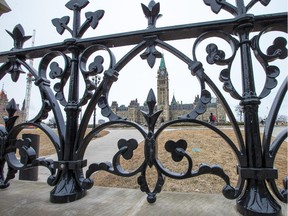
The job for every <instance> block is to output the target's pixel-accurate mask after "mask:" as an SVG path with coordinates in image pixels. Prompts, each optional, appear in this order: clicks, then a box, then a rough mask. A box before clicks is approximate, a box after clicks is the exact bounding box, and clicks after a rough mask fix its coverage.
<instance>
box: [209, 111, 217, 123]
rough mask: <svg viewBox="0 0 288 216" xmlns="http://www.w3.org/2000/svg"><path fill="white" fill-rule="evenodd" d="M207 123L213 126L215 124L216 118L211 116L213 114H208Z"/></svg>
mask: <svg viewBox="0 0 288 216" xmlns="http://www.w3.org/2000/svg"><path fill="white" fill-rule="evenodd" d="M209 122H210V124H211V125H215V123H216V116H215V115H213V113H210V116H209Z"/></svg>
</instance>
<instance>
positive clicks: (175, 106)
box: [111, 56, 226, 124]
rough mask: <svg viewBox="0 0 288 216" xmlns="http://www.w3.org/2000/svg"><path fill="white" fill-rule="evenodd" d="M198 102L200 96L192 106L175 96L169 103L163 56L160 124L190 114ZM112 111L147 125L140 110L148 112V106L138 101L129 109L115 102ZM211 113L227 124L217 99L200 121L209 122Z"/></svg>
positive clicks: (159, 98) (160, 76)
mask: <svg viewBox="0 0 288 216" xmlns="http://www.w3.org/2000/svg"><path fill="white" fill-rule="evenodd" d="M198 101H199V95H197V96H196V97H195V99H194V102H193V103H191V104H184V103H182V102H180V103H179V102H178V101H177V100H176V98H175V95H173V98H172V100H171V102H170V103H169V75H168V71H167V68H166V64H165V60H164V56H162V59H161V62H160V66H159V69H158V72H157V110H163V112H162V113H161V115H160V117H159V123H161V122H166V121H169V120H173V119H177V118H178V117H179V116H183V115H186V114H188V113H190V112H191V111H192V110H193V109H194V108H195V107H196V105H197V103H198ZM111 109H112V111H113V112H114V113H116V114H117V115H118V116H121V117H124V118H127V120H131V121H135V122H137V123H139V124H146V121H145V119H144V117H143V115H142V114H141V112H140V110H143V111H148V106H147V104H146V103H144V104H143V105H142V106H140V104H139V103H138V100H137V99H135V100H132V101H131V102H130V104H129V106H128V107H127V106H125V105H120V106H119V105H118V102H117V101H113V102H112V104H111ZM210 113H213V114H214V115H216V117H217V122H221V123H224V122H226V114H225V111H224V109H223V106H222V104H221V103H219V102H218V100H217V99H216V98H212V99H211V102H210V103H209V104H207V111H206V112H205V113H204V114H202V115H200V116H198V119H199V120H202V121H208V119H209V116H210Z"/></svg>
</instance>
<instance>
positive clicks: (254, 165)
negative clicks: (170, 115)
mask: <svg viewBox="0 0 288 216" xmlns="http://www.w3.org/2000/svg"><path fill="white" fill-rule="evenodd" d="M203 2H204V4H206V5H207V6H209V7H211V10H212V11H213V12H214V13H219V12H220V11H221V10H225V11H227V12H228V13H230V14H232V16H234V18H233V19H232V20H224V21H217V24H216V23H215V22H211V23H210V22H209V23H197V24H191V25H190V24H189V25H185V26H184V27H183V26H176V27H175V26H173V27H166V28H156V22H157V20H158V19H159V18H160V17H161V16H162V15H161V14H160V3H156V2H155V1H153V0H152V1H150V3H149V4H148V6H146V5H144V4H141V7H142V10H143V13H144V15H145V17H146V18H147V20H148V28H147V29H145V30H143V31H137V32H132V33H131V32H130V33H122V34H116V35H110V36H103V37H94V38H89V39H82V37H83V35H84V34H85V32H86V31H87V29H88V28H90V27H91V28H93V29H96V27H97V26H98V24H99V22H100V20H101V19H102V18H103V17H104V10H96V11H94V12H86V13H85V18H86V20H85V21H84V22H83V23H81V19H80V18H81V12H82V10H83V9H85V8H86V7H87V6H88V5H89V1H87V0H70V1H68V2H67V4H66V5H65V6H66V8H67V9H69V10H71V11H73V23H72V27H69V25H70V17H69V16H63V17H61V18H55V19H53V20H52V24H53V25H54V26H55V28H56V32H58V33H59V34H63V33H64V31H68V32H69V33H70V34H71V38H69V39H66V40H64V42H61V43H58V44H55V45H47V46H44V47H43V48H30V50H29V49H28V50H27V49H25V48H23V44H24V43H25V41H27V40H28V39H29V38H30V36H26V35H25V32H24V29H23V27H22V26H21V25H17V26H16V27H15V28H14V30H13V31H12V32H8V33H9V35H10V36H11V37H12V38H13V40H14V48H13V49H12V50H11V51H9V52H6V53H0V62H3V65H1V67H0V79H2V78H3V77H4V76H5V75H7V74H10V75H11V78H12V80H13V81H14V82H17V81H18V78H19V76H20V75H21V74H23V73H25V71H24V70H23V69H22V68H25V69H26V71H28V72H29V73H31V74H32V76H33V77H34V84H35V85H36V86H37V87H38V88H39V92H40V95H41V100H42V107H41V109H40V111H39V113H38V114H37V115H35V116H34V117H33V118H32V119H31V120H29V121H28V122H25V123H21V124H18V125H16V124H15V122H16V120H17V118H18V117H17V116H15V112H16V108H15V107H16V105H15V101H14V100H11V101H10V102H9V103H8V106H7V108H6V110H7V112H8V116H7V117H5V118H4V121H5V126H0V165H1V166H0V168H1V172H0V188H1V189H3V188H7V187H8V186H9V181H10V180H11V179H13V178H14V177H15V174H16V173H17V171H18V170H22V169H25V168H28V167H33V166H44V167H46V168H47V169H49V171H50V176H49V177H48V179H47V182H48V184H49V185H51V186H53V189H52V191H51V193H50V200H51V202H54V203H67V202H71V201H75V200H77V199H80V198H82V197H84V196H85V194H86V191H87V190H88V189H90V188H91V187H92V186H93V185H94V182H93V179H92V178H91V176H92V174H93V173H97V172H99V171H106V172H109V173H112V174H114V175H118V176H122V177H130V176H134V175H139V176H138V179H137V183H138V185H139V188H140V190H141V191H143V192H145V193H146V194H147V200H148V202H150V203H153V202H155V201H156V195H157V194H158V193H160V192H161V190H162V187H163V185H164V184H165V178H166V177H168V178H173V179H178V180H181V179H188V178H194V177H197V176H200V175H204V174H212V175H215V176H218V177H219V178H221V179H223V181H224V185H223V190H222V193H223V195H224V196H225V197H226V198H228V199H236V202H237V209H238V211H239V212H240V213H241V214H243V215H280V214H281V207H280V205H279V204H278V203H277V201H276V200H275V198H274V195H275V196H276V197H277V198H278V199H279V200H280V201H282V202H285V203H287V176H286V177H285V178H284V180H283V184H284V187H283V188H281V189H278V187H277V185H276V182H275V180H276V179H277V178H278V171H277V167H274V165H275V158H276V155H277V152H278V151H279V148H280V146H281V145H282V144H283V143H284V140H285V139H286V138H287V130H284V131H282V132H281V133H280V134H279V135H278V136H277V137H276V138H275V140H274V141H272V130H273V126H274V125H275V122H276V118H277V113H278V112H279V109H280V106H281V104H282V102H283V100H284V98H285V95H286V92H287V82H288V81H287V77H286V79H285V80H283V81H282V84H281V86H280V88H279V90H278V94H277V97H276V98H275V100H274V102H273V105H272V107H271V110H270V112H269V115H268V117H267V121H266V125H265V128H264V135H263V137H262V138H261V135H260V130H259V116H258V108H259V105H260V103H261V100H262V99H264V98H266V97H267V96H268V95H269V94H270V92H271V91H273V90H275V88H276V87H277V85H278V81H277V77H278V76H279V75H280V74H281V71H280V69H279V68H278V67H277V66H276V65H273V64H271V63H272V62H273V61H275V60H279V59H280V60H283V59H286V58H287V40H286V38H284V37H276V38H275V40H274V41H271V44H270V46H268V48H267V51H266V52H264V51H263V50H262V48H261V46H260V42H261V39H262V37H263V35H264V34H266V33H268V32H272V31H275V32H279V31H280V32H282V33H284V34H285V33H287V28H286V27H287V14H280V15H273V16H271V19H270V18H269V19H267V17H265V16H254V15H253V14H248V12H249V11H250V9H251V8H253V7H254V5H256V4H257V3H260V4H262V5H263V6H268V5H269V3H270V0H251V1H250V2H249V3H248V4H246V5H245V2H244V0H236V1H235V2H236V4H235V5H233V4H232V3H228V2H227V1H225V0H204V1H203ZM83 17H84V16H83ZM71 20H72V19H71ZM279 20H280V21H279ZM263 26H264V27H263ZM255 29H256V30H255ZM254 32H256V34H254V36H253V37H252V38H251V33H254ZM212 37H217V38H220V39H222V40H224V42H226V43H227V44H228V45H229V46H230V48H231V55H230V56H227V54H226V53H225V52H226V51H225V50H224V49H222V47H221V45H218V44H216V43H210V44H208V45H207V46H206V49H205V52H206V61H207V63H208V64H210V65H218V66H222V67H224V69H223V70H222V71H220V72H219V80H220V81H221V82H222V83H223V89H224V91H226V92H228V94H230V96H231V97H233V98H234V99H236V100H238V101H239V104H240V105H241V107H242V108H243V111H244V122H245V123H244V132H242V131H241V129H240V127H239V125H238V123H237V121H236V118H235V116H234V114H233V112H232V110H231V107H230V106H229V104H228V102H227V100H226V98H225V97H224V94H225V93H222V91H220V89H219V87H218V86H217V85H216V84H215V82H214V81H213V80H212V79H211V78H210V77H209V76H208V74H207V71H206V70H205V66H204V64H203V63H202V62H200V61H199V60H198V56H197V54H196V53H197V52H196V50H197V49H198V47H199V44H201V43H202V41H204V40H209V39H211V38H212ZM103 38H104V39H103ZM187 38H193V39H195V42H194V44H192V45H191V47H192V55H191V57H189V56H187V55H185V54H184V53H183V52H181V51H180V50H178V49H177V48H176V47H174V46H172V45H171V44H169V41H171V40H180V39H187ZM126 45H133V47H132V48H131V49H130V50H128V52H127V53H126V54H125V55H124V56H123V57H122V58H120V60H118V61H117V60H116V58H115V56H114V54H113V47H114V46H116V47H117V46H126ZM159 48H161V49H163V50H165V51H167V52H169V53H170V54H171V55H173V56H174V57H176V58H178V59H180V61H181V62H182V63H183V64H185V65H186V66H187V72H189V73H190V74H191V76H192V78H196V79H197V80H198V82H199V86H200V88H199V92H200V98H199V101H198V103H197V104H196V106H195V107H193V109H192V110H190V111H189V112H188V113H186V114H184V115H182V116H179V117H178V119H173V120H171V121H168V122H165V123H164V124H162V125H157V122H158V121H159V116H160V115H161V113H162V112H163V110H157V109H156V108H157V100H156V97H155V95H154V92H153V90H152V89H151V90H150V91H149V93H148V97H147V100H146V103H147V107H148V109H147V110H146V111H141V112H142V115H143V117H144V119H145V121H146V123H147V124H146V125H147V128H144V127H143V126H141V125H140V124H138V123H137V122H133V121H129V120H127V119H126V118H124V117H122V116H118V115H117V113H115V112H113V109H112V108H111V107H110V105H109V102H108V101H109V92H110V89H111V88H112V87H113V84H114V83H115V82H117V81H118V80H119V79H120V78H121V71H123V70H124V69H125V66H126V65H127V64H128V63H129V62H130V61H131V60H132V59H134V58H136V57H140V58H141V59H143V60H146V61H147V64H148V65H149V67H150V68H153V67H154V65H155V62H156V60H157V58H161V56H162V54H161V52H159ZM35 50H37V52H34V51H35ZM102 52H105V54H107V56H108V57H104V55H102V54H101V53H102ZM98 53H100V54H99V55H98ZM238 54H239V55H240V64H241V73H239V80H241V81H242V89H237V88H236V87H235V86H236V85H235V83H233V80H232V78H231V72H232V65H233V64H234V63H235V62H236V60H237V55H238ZM253 54H254V56H255V57H256V58H255V59H256V60H257V61H258V62H259V63H260V65H261V66H262V68H263V71H264V73H265V78H266V80H265V83H264V85H263V88H262V89H261V91H260V93H259V94H257V92H256V88H255V81H257V80H255V78H254V76H256V75H257V74H256V73H254V71H253V64H254V62H253V61H254V60H253V59H252V57H251V56H252V55H253ZM31 56H32V57H37V58H41V61H40V63H39V68H38V69H35V68H34V67H33V66H31V65H29V64H28V63H27V62H26V60H27V59H29V58H30V57H31ZM57 59H61V61H62V64H60V63H59V62H58V60H57ZM91 59H92V61H91ZM107 59H108V64H105V65H104V62H105V63H106V60H107ZM107 65H108V66H107ZM98 75H101V77H102V79H101V82H100V83H99V85H96V83H95V82H93V78H94V77H95V76H98ZM81 80H82V81H83V83H84V86H85V88H84V90H83V91H80V81H81ZM52 81H53V83H54V84H53V86H52V84H51V83H52ZM66 89H68V94H65V90H66ZM210 89H211V90H210ZM210 91H212V92H213V93H214V94H215V95H216V96H217V98H218V99H219V101H220V102H221V103H222V105H223V107H224V109H225V111H226V115H227V116H228V118H229V120H230V122H231V125H232V127H233V129H234V132H235V135H236V138H237V141H236V142H233V141H232V140H231V139H230V138H229V137H228V136H227V135H226V134H225V133H223V132H222V131H221V130H220V129H219V128H217V127H215V126H213V125H211V124H208V123H207V122H204V121H201V120H199V116H200V115H202V114H204V113H205V112H206V111H207V107H208V104H209V103H210V101H211V98H212V96H211V95H212V94H211V92H210ZM195 92H196V90H195ZM228 96H229V95H228ZM97 105H98V107H99V108H100V109H101V114H102V115H103V116H104V117H107V119H109V121H108V122H106V123H104V124H102V125H99V126H97V127H96V128H94V129H93V130H92V131H91V132H89V133H88V134H85V132H86V129H87V127H88V124H89V119H90V117H91V116H92V113H93V111H94V109H95V107H96V106H97ZM84 106H86V108H85V111H84ZM62 108H63V109H64V112H65V116H64V115H63V112H62ZM82 109H83V111H84V112H83V117H82V119H80V112H81V111H82ZM50 112H52V113H53V115H54V117H55V121H56V125H57V132H55V131H53V130H52V129H51V128H50V127H48V126H47V125H45V124H44V123H43V120H44V119H46V118H47V117H48V114H49V113H50ZM180 123H189V124H192V125H194V124H197V125H201V126H202V127H204V128H206V129H209V130H211V131H213V132H215V133H216V134H217V135H219V136H220V137H221V138H222V139H223V140H224V141H225V144H226V145H227V148H229V150H231V151H232V152H233V153H234V155H235V157H236V160H237V164H236V165H237V172H238V183H237V185H236V186H235V187H233V186H232V185H231V183H230V177H229V176H228V174H227V173H226V172H225V169H223V168H222V167H221V166H220V165H218V164H209V165H208V164H205V163H202V164H198V169H195V166H194V164H195V161H193V159H194V158H193V156H192V155H189V154H188V152H187V148H188V147H187V146H188V144H189V143H188V141H187V140H185V139H184V138H183V139H182V138H181V139H178V140H167V141H166V142H165V143H164V146H163V147H164V149H165V151H166V152H167V153H168V155H169V160H171V161H174V162H176V163H180V162H183V161H185V162H186V164H187V166H186V167H185V170H184V171H183V172H176V171H173V170H170V169H169V168H168V167H165V166H164V165H163V162H162V161H161V159H160V158H159V157H158V145H159V143H158V141H157V140H158V138H159V137H160V135H161V134H163V132H164V130H166V129H167V128H168V127H170V126H174V125H177V124H180ZM117 125H126V126H129V127H131V128H133V129H135V130H136V131H138V132H139V133H140V134H141V135H142V137H143V140H144V142H143V143H142V144H143V149H144V151H143V156H144V157H143V161H142V163H141V164H140V165H139V166H138V167H136V168H135V169H134V170H126V169H125V168H124V167H123V166H122V164H121V160H122V159H124V160H128V161H129V160H131V159H133V157H135V154H134V153H135V151H136V150H137V149H139V146H140V143H138V141H137V140H136V139H134V138H132V139H124V138H121V139H119V140H118V142H117V147H118V151H117V152H116V153H115V155H114V156H113V159H112V162H100V163H93V162H90V161H87V160H86V159H85V151H86V150H87V147H88V146H89V144H90V143H91V140H92V139H93V137H94V136H95V134H98V133H99V132H101V131H103V130H105V129H106V128H109V127H110V126H117ZM29 126H33V127H36V128H39V129H40V130H42V131H43V132H44V133H45V134H46V135H47V136H48V137H49V139H50V140H51V141H52V145H53V147H54V148H55V150H56V155H57V160H55V161H53V160H50V159H46V158H37V157H36V156H35V150H34V149H33V148H32V147H31V146H30V141H29V140H27V139H19V138H17V135H18V134H19V133H20V132H21V130H23V129H24V128H26V127H29ZM243 133H245V136H243ZM243 137H244V138H243ZM16 151H19V152H20V155H21V156H22V158H24V160H23V161H19V160H18V159H17V157H16ZM6 163H7V165H8V172H7V174H6V176H5V175H4V166H5V164H6ZM87 165H89V167H88V169H87V171H86V173H84V172H83V168H84V167H86V166H87ZM151 168H154V169H155V170H156V173H157V174H156V177H155V179H156V181H155V182H156V183H155V185H154V187H150V186H149V184H148V180H147V172H148V170H149V169H151ZM96 176H97V175H96ZM96 181H97V179H96ZM268 186H270V187H271V190H268ZM271 192H273V193H274V195H273V194H272V193H271Z"/></svg>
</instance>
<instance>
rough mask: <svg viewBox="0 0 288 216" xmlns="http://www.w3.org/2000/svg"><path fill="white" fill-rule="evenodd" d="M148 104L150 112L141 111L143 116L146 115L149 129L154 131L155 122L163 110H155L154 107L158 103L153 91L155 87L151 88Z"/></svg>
mask: <svg viewBox="0 0 288 216" xmlns="http://www.w3.org/2000/svg"><path fill="white" fill-rule="evenodd" d="M147 105H148V110H149V111H148V113H146V112H144V111H141V112H142V114H143V116H144V117H145V119H146V121H147V125H148V129H149V131H151V132H153V131H154V128H155V124H156V122H157V119H158V117H159V115H160V114H161V112H162V110H159V111H157V112H154V108H155V105H156V97H155V94H154V92H153V89H150V91H149V94H148V97H147Z"/></svg>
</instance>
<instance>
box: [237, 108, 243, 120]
mask: <svg viewBox="0 0 288 216" xmlns="http://www.w3.org/2000/svg"><path fill="white" fill-rule="evenodd" d="M235 112H236V114H237V116H239V119H240V122H242V116H243V107H242V106H240V105H237V106H236V107H235Z"/></svg>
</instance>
